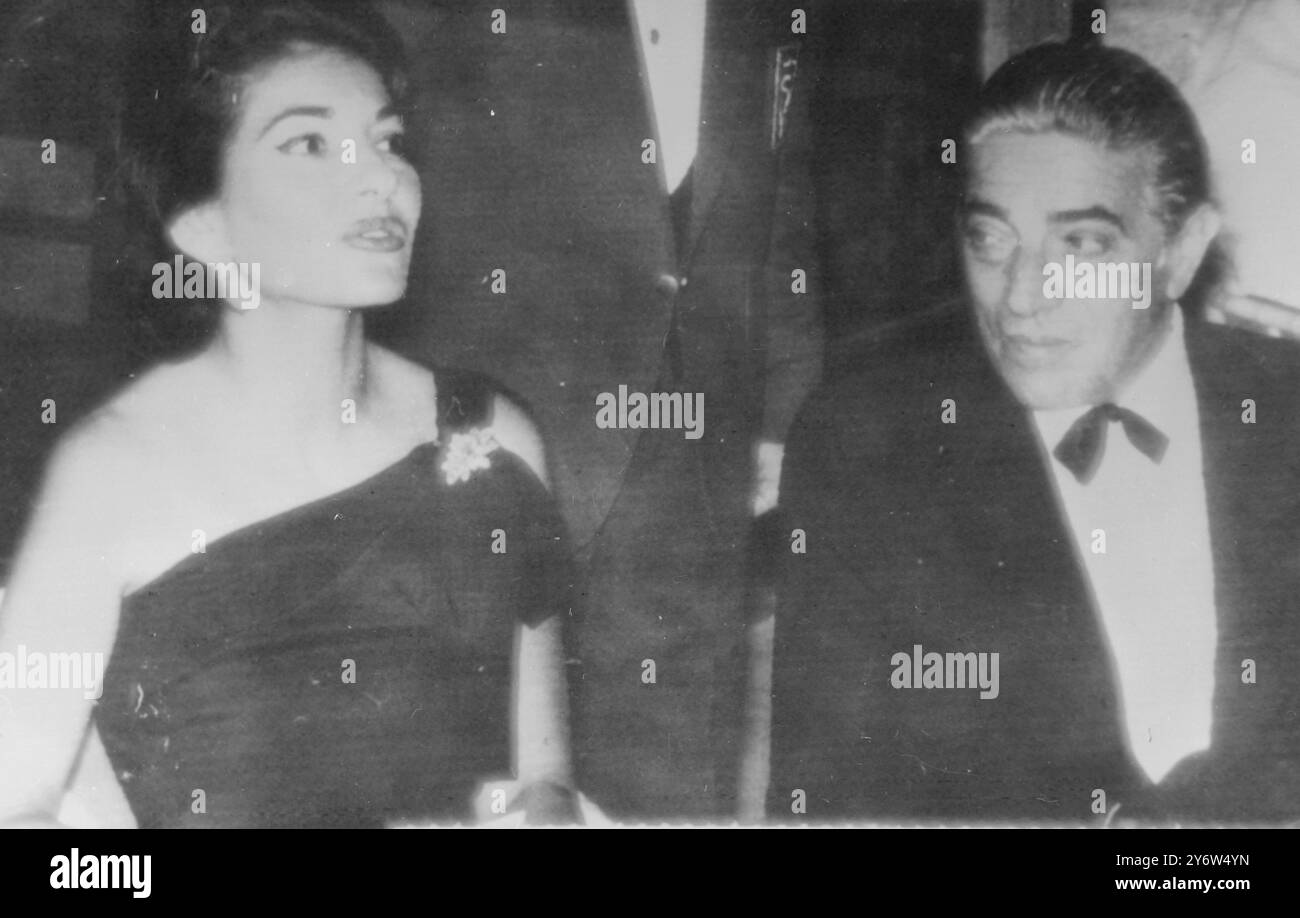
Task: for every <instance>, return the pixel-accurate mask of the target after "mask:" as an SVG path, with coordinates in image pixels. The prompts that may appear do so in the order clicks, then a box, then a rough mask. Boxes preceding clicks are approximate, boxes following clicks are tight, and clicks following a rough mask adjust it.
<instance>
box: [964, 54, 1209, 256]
mask: <svg viewBox="0 0 1300 918" xmlns="http://www.w3.org/2000/svg"><path fill="white" fill-rule="evenodd" d="M1004 132H1019V133H1026V134H1043V133H1048V132H1059V133H1063V134H1068V135H1072V136H1076V137H1080V138H1083V139H1086V140H1090V141H1093V142H1095V143H1099V144H1102V145H1104V146H1106V147H1107V148H1109V149H1113V150H1136V151H1141V152H1143V153H1146V154H1149V155H1150V156H1151V157H1152V162H1153V164H1154V171H1155V183H1154V188H1153V192H1154V193H1153V196H1152V200H1151V201H1150V206H1151V207H1152V208H1153V213H1154V214H1155V216H1157V217H1158V218H1159V219H1160V221H1161V223H1162V224H1163V225H1164V227H1165V230H1166V231H1167V232H1169V233H1171V234H1172V233H1176V232H1177V231H1178V230H1179V229H1181V228H1182V225H1183V222H1184V221H1185V220H1186V218H1187V217H1188V215H1189V214H1191V213H1192V211H1194V210H1195V209H1196V208H1197V207H1199V206H1200V205H1201V204H1204V203H1206V202H1207V201H1209V200H1210V170H1209V158H1208V155H1207V153H1206V149H1205V141H1204V139H1203V138H1202V137H1201V132H1200V128H1199V127H1198V126H1197V123H1196V116H1195V115H1194V114H1193V113H1192V110H1191V108H1190V107H1189V106H1188V104H1187V102H1186V100H1185V99H1184V98H1183V97H1182V94H1181V93H1179V91H1178V89H1177V88H1176V87H1175V86H1174V84H1173V83H1171V82H1170V81H1169V80H1168V79H1167V78H1166V77H1165V76H1164V75H1163V74H1161V73H1160V71H1158V70H1156V68H1155V67H1153V66H1151V65H1150V64H1148V63H1147V62H1146V61H1145V60H1143V59H1142V58H1141V57H1139V56H1138V55H1136V54H1133V53H1132V52H1129V51H1124V50H1122V49H1120V48H1108V47H1105V46H1103V45H1100V44H1055V43H1053V44H1045V45H1038V46H1037V47H1034V48H1030V49H1028V50H1027V51H1024V52H1022V53H1020V54H1018V55H1016V56H1015V57H1013V58H1011V59H1010V60H1008V61H1007V62H1006V63H1004V64H1003V65H1002V66H1001V67H999V68H998V69H997V72H995V73H994V74H993V76H991V77H990V78H989V80H988V82H987V83H985V84H984V88H983V89H982V90H981V91H980V95H979V99H978V100H977V102H976V106H975V109H974V111H973V112H972V114H971V116H970V118H969V119H968V120H967V123H966V129H965V138H966V143H967V145H968V146H970V145H973V144H978V143H979V142H980V141H982V140H985V139H987V138H988V137H990V136H993V135H995V134H998V133H1004ZM962 160H963V161H966V160H967V158H966V157H962Z"/></svg>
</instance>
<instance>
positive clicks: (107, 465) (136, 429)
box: [46, 364, 196, 500]
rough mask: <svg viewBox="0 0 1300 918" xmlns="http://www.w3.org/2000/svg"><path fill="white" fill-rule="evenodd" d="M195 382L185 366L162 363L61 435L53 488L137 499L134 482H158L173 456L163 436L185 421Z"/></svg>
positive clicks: (53, 461) (51, 472)
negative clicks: (165, 463) (157, 477)
mask: <svg viewBox="0 0 1300 918" xmlns="http://www.w3.org/2000/svg"><path fill="white" fill-rule="evenodd" d="M195 379H196V374H195V372H194V369H193V368H192V367H191V366H189V365H182V364H162V365H159V366H157V367H154V368H151V369H149V370H146V371H144V372H142V373H140V374H139V375H138V376H136V377H134V378H133V379H132V380H131V381H130V382H128V383H127V385H125V386H124V387H122V388H121V389H119V390H118V391H117V392H115V393H114V394H113V395H112V396H110V397H109V398H108V399H107V400H106V401H104V402H103V403H102V404H101V405H100V406H99V407H97V408H96V409H94V410H93V411H91V412H90V413H89V414H87V415H86V416H84V417H82V418H81V419H79V420H78V421H77V422H76V423H74V424H73V425H72V426H71V427H70V428H69V429H68V431H67V432H66V433H64V434H63V435H62V436H60V437H59V439H58V441H57V443H56V444H55V448H54V452H53V454H52V455H51V458H50V462H49V466H48V471H47V474H46V481H47V487H50V488H55V487H57V488H76V489H77V490H79V491H83V492H84V491H85V490H90V491H94V492H102V496H103V498H105V499H106V500H107V499H109V498H112V497H114V496H117V497H127V496H131V495H132V493H133V492H134V491H135V489H134V488H133V487H132V485H133V484H139V485H144V484H146V483H147V482H149V481H151V480H156V476H157V474H158V472H159V466H160V463H164V462H165V461H166V457H167V456H168V455H169V454H170V451H169V450H167V449H165V448H164V447H165V443H164V442H163V435H164V434H166V433H167V432H169V431H170V432H173V433H174V432H176V431H177V428H178V425H179V424H180V423H182V421H183V419H184V418H185V416H186V410H185V409H186V406H187V405H192V400H193V393H194V388H193V385H194V381H195ZM191 414H192V412H191Z"/></svg>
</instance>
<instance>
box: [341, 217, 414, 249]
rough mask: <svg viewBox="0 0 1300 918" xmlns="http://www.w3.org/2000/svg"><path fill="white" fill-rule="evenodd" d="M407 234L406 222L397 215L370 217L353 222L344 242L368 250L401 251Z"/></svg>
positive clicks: (404, 245)
mask: <svg viewBox="0 0 1300 918" xmlns="http://www.w3.org/2000/svg"><path fill="white" fill-rule="evenodd" d="M407 236H408V232H407V229H406V224H405V223H404V222H403V221H402V220H399V219H398V218H397V217H370V218H367V219H365V220H358V221H357V222H356V223H355V224H353V226H352V229H350V230H349V231H348V233H347V235H345V236H344V237H343V243H344V244H345V245H349V246H351V247H352V248H354V249H362V250H363V251H367V252H400V251H401V250H402V249H403V248H405V247H406V239H407Z"/></svg>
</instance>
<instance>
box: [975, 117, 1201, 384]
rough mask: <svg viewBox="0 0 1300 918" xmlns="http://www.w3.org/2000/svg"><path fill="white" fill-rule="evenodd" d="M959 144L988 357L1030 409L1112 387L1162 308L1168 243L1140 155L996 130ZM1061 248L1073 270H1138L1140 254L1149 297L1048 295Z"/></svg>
mask: <svg viewBox="0 0 1300 918" xmlns="http://www.w3.org/2000/svg"><path fill="white" fill-rule="evenodd" d="M969 155H970V156H971V157H972V161H971V169H970V172H969V176H970V177H969V179H968V181H967V186H966V199H965V204H964V207H963V212H962V215H961V218H960V227H959V231H960V235H961V251H962V260H963V263H964V267H965V273H966V282H967V285H968V288H969V291H970V296H971V299H972V301H973V303H974V307H975V312H976V318H977V320H978V323H977V324H978V326H979V329H980V333H981V336H982V338H983V340H984V345H985V347H986V348H987V349H988V352H989V355H990V356H991V357H992V359H993V362H994V364H995V365H996V366H997V368H998V370H999V372H1000V373H1001V374H1002V377H1003V379H1005V380H1006V382H1007V385H1008V386H1010V387H1011V390H1012V391H1013V392H1014V393H1015V395H1016V397H1017V398H1018V399H1019V400H1020V401H1021V403H1023V404H1025V405H1027V406H1029V407H1031V408H1037V409H1051V408H1071V407H1076V406H1080V405H1090V404H1096V403H1099V402H1103V401H1108V400H1110V399H1112V398H1114V396H1115V394H1116V392H1117V391H1118V390H1119V389H1120V388H1122V387H1123V386H1124V384H1125V383H1127V382H1128V381H1129V380H1130V379H1131V378H1132V377H1133V376H1134V375H1135V374H1136V373H1137V371H1138V370H1140V369H1141V368H1142V366H1143V365H1144V364H1145V363H1146V362H1147V361H1148V360H1149V359H1150V357H1151V355H1152V354H1153V353H1154V350H1155V348H1156V346H1157V345H1158V344H1159V343H1160V341H1161V340H1162V337H1163V335H1164V334H1165V331H1166V330H1167V328H1168V325H1169V319H1170V308H1169V301H1168V293H1167V288H1168V286H1169V285H1168V278H1167V273H1168V272H1167V270H1166V267H1167V265H1166V261H1167V255H1168V254H1169V253H1168V246H1167V245H1166V234H1165V231H1164V228H1163V226H1162V225H1161V223H1160V222H1159V220H1158V219H1157V218H1156V217H1155V216H1154V215H1153V214H1152V213H1151V212H1150V206H1151V204H1152V203H1153V197H1152V193H1151V189H1150V184H1151V173H1152V170H1151V166H1150V164H1149V162H1148V157H1146V156H1144V155H1143V154H1141V153H1140V152H1138V151H1115V150H1109V149H1107V148H1106V147H1104V146H1102V145H1100V144H1097V143H1093V142H1091V141H1089V140H1085V139H1082V138H1079V137H1074V136H1071V135H1066V134H1061V133H1046V134H1024V133H1001V134H996V135H993V136H990V137H988V138H987V139H985V140H982V141H981V142H980V143H978V144H976V145H975V146H974V148H973V149H972V150H971V152H970V154H969ZM1067 256H1073V264H1074V265H1075V266H1076V271H1075V272H1074V273H1076V275H1077V266H1078V265H1080V264H1083V263H1091V264H1093V265H1102V264H1107V263H1111V264H1116V263H1124V264H1127V265H1137V266H1138V267H1137V269H1136V274H1135V276H1134V277H1133V280H1137V281H1141V280H1142V273H1143V270H1144V269H1143V267H1142V266H1143V265H1147V264H1149V265H1150V271H1149V273H1147V274H1146V277H1147V278H1149V283H1150V287H1149V289H1148V291H1147V292H1148V293H1149V294H1150V305H1149V306H1148V308H1145V309H1135V308H1134V306H1133V304H1134V299H1135V297H1134V296H1124V297H1114V298H1103V297H1101V296H1093V297H1079V298H1069V297H1061V296H1057V295H1052V296H1049V295H1048V291H1045V288H1044V286H1045V281H1046V280H1047V279H1048V278H1047V276H1046V275H1045V274H1044V266H1046V265H1049V264H1057V265H1060V266H1061V271H1062V274H1063V275H1064V272H1065V271H1066V268H1067V266H1068V265H1069V264H1070V262H1068V261H1067ZM1197 260H1198V261H1199V256H1198V258H1197ZM1067 282H1068V278H1067ZM1051 292H1053V293H1055V291H1051ZM1067 292H1068V288H1067ZM1096 292H1101V293H1105V292H1108V291H1096Z"/></svg>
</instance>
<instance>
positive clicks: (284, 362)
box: [209, 300, 370, 436]
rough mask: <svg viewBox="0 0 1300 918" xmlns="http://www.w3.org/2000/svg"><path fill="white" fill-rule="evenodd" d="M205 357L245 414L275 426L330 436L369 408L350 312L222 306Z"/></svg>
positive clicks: (354, 315) (361, 345)
mask: <svg viewBox="0 0 1300 918" xmlns="http://www.w3.org/2000/svg"><path fill="white" fill-rule="evenodd" d="M209 354H210V356H211V358H212V360H213V364H214V367H215V369H216V371H217V372H218V373H219V374H220V375H221V377H222V379H221V384H222V386H223V388H224V391H225V392H227V393H228V396H229V398H230V399H231V400H232V402H234V403H237V404H238V405H239V406H240V408H241V410H242V411H245V412H248V414H247V415H246V417H247V418H248V419H249V420H250V421H254V420H256V419H264V420H266V421H270V422H273V423H278V424H281V425H283V428H284V432H285V433H287V434H293V435H296V436H303V435H307V434H312V433H315V434H325V435H329V434H334V435H337V434H339V433H341V432H342V430H341V428H342V426H343V425H348V424H353V423H355V422H356V420H358V419H359V418H360V417H361V416H362V415H363V413H364V410H365V408H366V407H367V405H368V398H369V395H370V391H369V389H368V386H367V379H366V371H367V356H366V342H365V335H364V328H363V321H362V313H361V312H359V311H356V310H350V309H332V308H326V307H321V306H310V305H305V304H299V303H293V302H284V301H275V302H268V301H266V300H264V301H263V302H262V304H261V305H260V306H259V307H258V308H256V309H250V310H239V309H235V308H232V307H226V308H225V310H224V312H223V314H222V318H221V323H220V325H219V327H218V330H217V333H216V336H215V338H214V340H213V342H212V345H211V346H210V348H209ZM227 386H228V387H229V388H225V387H227ZM349 399H350V400H351V402H348V401H347V400H349ZM228 404H229V403H228ZM349 413H350V417H349Z"/></svg>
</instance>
